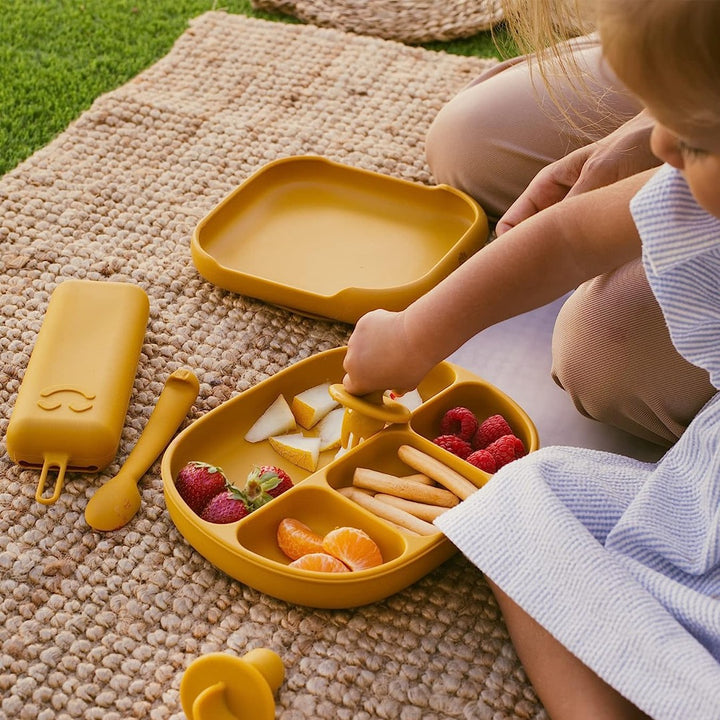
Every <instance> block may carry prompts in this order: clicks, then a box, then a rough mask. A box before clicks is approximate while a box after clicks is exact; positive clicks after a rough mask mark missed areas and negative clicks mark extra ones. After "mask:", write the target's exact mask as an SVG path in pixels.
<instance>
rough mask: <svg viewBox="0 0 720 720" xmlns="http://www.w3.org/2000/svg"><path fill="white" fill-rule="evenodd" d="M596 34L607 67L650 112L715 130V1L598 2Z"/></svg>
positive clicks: (719, 101)
mask: <svg viewBox="0 0 720 720" xmlns="http://www.w3.org/2000/svg"><path fill="white" fill-rule="evenodd" d="M598 29H599V31H600V36H601V40H602V44H603V50H604V53H605V57H606V58H607V60H608V62H609V63H610V65H611V66H612V67H613V69H614V70H615V71H616V72H617V73H618V75H620V76H621V78H622V80H623V82H625V84H626V85H627V86H628V87H629V88H630V89H631V90H632V91H633V92H636V93H637V94H638V95H639V96H640V97H641V99H642V100H643V101H645V102H647V103H648V104H650V105H651V106H652V108H653V110H654V111H655V110H658V109H659V110H661V111H665V112H668V113H669V115H670V116H671V117H673V116H674V117H677V115H678V113H681V114H682V116H683V117H684V118H685V119H686V121H688V122H690V123H691V124H693V125H696V126H699V127H711V128H712V127H717V126H720V1H719V0H642V1H640V0H599V2H598ZM659 119H662V118H659Z"/></svg>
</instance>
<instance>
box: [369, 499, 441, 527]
mask: <svg viewBox="0 0 720 720" xmlns="http://www.w3.org/2000/svg"><path fill="white" fill-rule="evenodd" d="M375 499H376V500H378V501H379V502H384V503H387V504H388V505H392V506H393V507H396V508H400V510H404V511H405V512H409V513H410V514H411V515H414V516H415V517H417V518H420V519H421V520H427V521H428V522H432V521H433V520H434V519H435V518H436V517H438V515H442V514H443V513H444V512H446V511H447V510H449V509H450V508H446V507H441V506H440V505H428V504H427V503H421V502H415V501H414V500H406V499H405V498H401V497H397V496H396V495H386V494H385V493H377V495H375Z"/></svg>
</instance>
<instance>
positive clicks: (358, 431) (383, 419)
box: [330, 383, 410, 449]
mask: <svg viewBox="0 0 720 720" xmlns="http://www.w3.org/2000/svg"><path fill="white" fill-rule="evenodd" d="M330 395H331V396H332V397H333V398H334V399H335V400H337V401H338V402H339V403H340V404H341V405H342V406H343V407H344V408H345V414H344V415H343V422H342V427H341V428H340V443H341V445H342V446H343V447H344V448H345V449H348V448H353V447H355V446H356V445H357V444H358V443H360V442H361V441H362V440H367V439H368V438H369V437H370V436H371V435H374V434H375V433H376V432H379V431H380V430H382V429H383V428H384V427H385V425H387V424H393V423H406V422H408V420H410V409H409V408H407V407H405V405H401V404H400V403H398V402H394V401H393V400H390V399H389V398H386V397H385V395H384V394H383V392H382V391H380V390H378V391H376V392H371V393H368V394H367V395H351V394H350V393H349V392H348V391H347V390H346V389H345V387H344V386H343V385H342V383H336V384H335V385H331V386H330Z"/></svg>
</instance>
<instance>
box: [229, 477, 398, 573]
mask: <svg viewBox="0 0 720 720" xmlns="http://www.w3.org/2000/svg"><path fill="white" fill-rule="evenodd" d="M284 518H293V519H295V520H299V521H300V522H301V523H303V524H304V525H306V526H307V527H308V528H310V529H311V530H312V531H313V532H314V533H316V534H317V535H319V536H321V537H324V536H325V535H326V534H327V533H329V532H330V531H331V530H335V529H336V528H340V527H352V528H357V529H359V530H363V531H364V532H365V533H367V534H368V536H369V537H370V538H372V540H374V542H375V543H376V544H377V546H378V548H379V549H380V554H381V555H382V560H383V565H385V564H388V563H392V562H393V561H396V560H397V559H398V558H400V557H401V556H402V555H403V554H404V553H405V551H406V550H407V542H406V540H405V538H403V537H402V535H401V534H400V533H398V532H396V531H395V530H394V529H392V528H391V527H389V526H388V525H387V524H386V523H383V522H382V521H381V520H379V519H377V518H375V517H373V516H372V515H369V514H367V513H364V512H362V511H359V509H358V508H357V507H355V506H354V505H353V504H352V503H350V502H347V501H346V500H345V499H344V498H342V497H340V496H338V495H336V494H335V493H333V492H332V491H330V490H329V489H328V488H327V486H325V485H324V484H323V483H321V482H314V481H310V482H308V483H307V484H305V485H303V486H301V487H297V488H295V489H293V490H290V491H288V492H287V493H285V494H283V495H282V496H281V497H279V498H276V499H275V500H273V501H272V502H271V503H269V504H268V505H265V506H263V507H262V508H261V509H260V510H258V511H256V512H254V513H253V514H252V515H250V516H249V517H248V518H247V519H246V520H245V521H244V522H242V523H240V524H239V525H238V528H237V535H236V537H237V541H238V542H239V543H240V545H242V546H243V547H244V548H246V549H247V550H249V551H250V552H253V553H256V554H257V555H260V556H262V557H264V558H267V559H268V560H272V561H273V562H277V563H280V564H282V565H283V566H287V565H288V564H289V563H290V562H291V558H289V557H288V556H287V555H285V554H284V553H283V551H282V550H281V548H280V546H279V545H278V540H277V529H278V526H279V524H280V522H281V520H283V519H284ZM381 567H382V566H381V565H378V566H377V569H380V568H381ZM285 569H286V570H287V571H288V572H299V573H306V572H308V571H307V570H296V569H294V568H285ZM373 570H374V568H371V569H370V570H367V571H362V570H361V571H354V572H372V571H373ZM332 575H333V574H330V573H327V576H328V577H331V576H332Z"/></svg>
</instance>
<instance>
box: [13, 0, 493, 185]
mask: <svg viewBox="0 0 720 720" xmlns="http://www.w3.org/2000/svg"><path fill="white" fill-rule="evenodd" d="M219 9H222V10H226V11H227V12H230V13H240V14H244V15H250V16H253V17H261V18H265V19H269V20H278V21H285V22H288V21H292V19H291V18H288V17H287V16H282V15H274V14H271V13H266V12H259V11H255V10H253V9H252V7H251V5H250V0H220V2H218V1H217V0H85V2H71V1H70V0H0V17H1V18H2V21H0V175H2V174H3V173H5V172H7V171H8V170H10V169H11V168H13V167H15V166H16V165H17V164H18V163H19V162H21V161H22V160H24V159H25V158H27V157H28V156H29V155H31V154H32V153H33V152H34V151H35V150H37V149H38V148H40V147H42V146H43V145H45V144H47V143H48V142H49V141H50V140H51V139H52V138H53V137H55V135H57V134H58V133H60V132H61V131H62V130H64V129H65V128H66V127H67V125H68V124H69V123H70V122H71V121H72V120H74V119H75V118H76V117H77V116H78V115H79V114H80V113H81V112H82V111H83V110H85V109H87V108H88V107H89V106H90V105H91V103H92V102H93V100H94V99H95V98H96V97H98V96H99V95H101V94H102V93H105V92H108V91H110V90H112V89H113V88H116V87H118V86H119V85H121V84H123V83H124V82H126V81H127V80H129V79H130V78H132V77H134V76H135V75H137V74H138V73H139V72H140V71H142V70H143V69H145V68H146V67H148V66H149V65H151V64H152V63H154V62H155V61H156V60H158V59H159V58H161V57H162V56H163V55H165V54H167V52H168V51H169V50H170V48H171V47H172V44H173V42H174V41H175V40H176V39H177V38H178V36H179V35H181V34H182V33H183V32H184V31H185V29H186V28H187V23H188V20H189V19H191V18H193V17H196V16H197V15H200V14H202V13H204V12H206V11H208V10H219ZM500 38H501V42H502V39H503V36H502V34H501V35H500ZM427 47H428V48H430V49H433V50H447V51H448V52H453V53H458V54H463V55H480V56H483V57H489V56H497V54H498V51H497V48H496V46H495V44H494V42H493V39H492V37H491V34H490V33H482V34H480V35H477V36H475V37H473V38H468V39H464V40H458V41H453V42H450V43H430V44H428V45H427Z"/></svg>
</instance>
